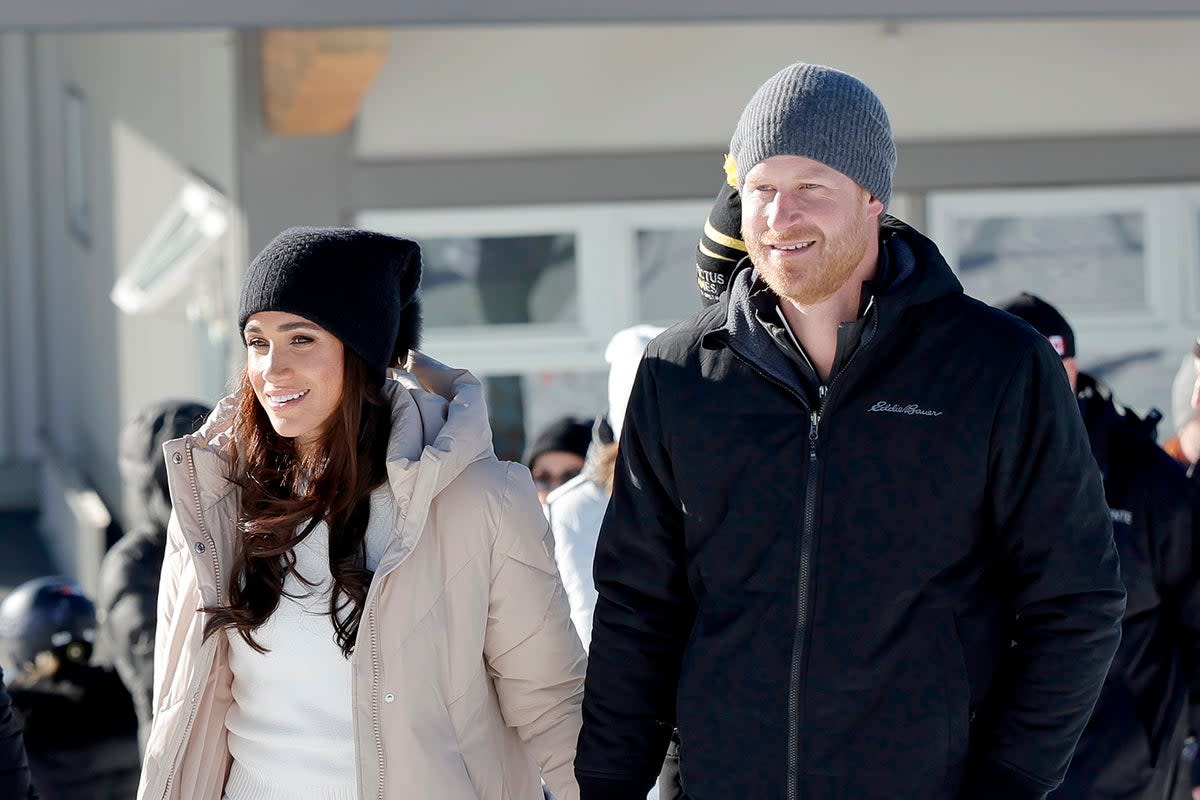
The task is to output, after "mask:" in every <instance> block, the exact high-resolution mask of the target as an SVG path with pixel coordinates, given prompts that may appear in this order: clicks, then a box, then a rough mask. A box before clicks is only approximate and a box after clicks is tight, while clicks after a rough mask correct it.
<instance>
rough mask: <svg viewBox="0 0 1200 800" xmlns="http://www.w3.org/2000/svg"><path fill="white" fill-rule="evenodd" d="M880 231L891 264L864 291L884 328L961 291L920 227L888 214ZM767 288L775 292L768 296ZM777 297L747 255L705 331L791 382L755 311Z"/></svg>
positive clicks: (793, 381) (886, 260)
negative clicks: (911, 311)
mask: <svg viewBox="0 0 1200 800" xmlns="http://www.w3.org/2000/svg"><path fill="white" fill-rule="evenodd" d="M879 237H880V250H881V252H880V262H881V263H882V264H885V265H886V269H884V270H883V271H882V272H881V273H880V274H878V275H876V276H875V277H874V278H872V279H871V280H869V281H864V282H863V288H864V293H870V294H872V295H874V297H875V300H876V302H875V304H874V308H875V310H874V313H876V314H878V315H879V324H878V329H879V330H881V331H887V330H889V329H892V328H893V327H894V326H896V325H898V324H899V323H900V319H901V317H902V316H903V314H904V313H905V312H906V311H907V310H908V309H909V308H911V307H913V306H916V305H921V304H924V303H929V302H932V301H934V300H938V299H940V298H942V297H947V296H950V295H954V294H961V293H962V284H961V283H959V281H958V278H956V277H955V276H954V273H953V271H951V269H950V266H949V264H947V263H946V259H945V258H944V257H943V256H942V254H941V252H939V251H938V248H937V245H935V244H934V243H933V241H932V240H930V239H929V238H928V237H926V236H924V235H923V234H921V233H920V232H919V231H917V230H916V229H915V228H912V227H910V226H909V225H907V224H905V223H903V222H901V221H900V220H898V219H896V218H895V217H890V216H885V217H884V218H883V220H882V221H881V223H880V230H879ZM764 294H766V295H770V298H764ZM772 298H774V294H773V293H772V292H771V290H770V289H769V288H768V287H767V286H766V284H765V282H764V281H763V280H762V278H761V277H760V276H759V274H758V270H756V269H755V268H754V266H753V264H752V263H751V262H750V259H749V256H747V257H746V258H745V259H743V260H742V262H741V263H740V264H739V267H738V269H737V270H736V271H735V273H734V277H733V279H732V284H731V286H730V289H729V291H728V292H727V293H725V294H724V295H722V298H721V301H720V304H719V305H718V306H717V308H718V309H719V310H718V311H714V312H711V313H710V314H709V315H708V326H707V328H706V329H705V330H704V333H703V334H702V335H703V336H704V338H705V339H706V340H707V339H708V338H709V337H710V336H714V335H715V336H716V337H717V338H720V339H723V340H724V341H726V342H727V343H729V344H730V346H733V347H735V348H737V349H738V351H739V352H741V353H743V354H744V355H745V356H746V357H747V358H749V359H751V360H753V361H754V363H756V364H758V365H759V366H760V367H762V368H763V369H765V370H766V371H767V372H768V373H769V374H770V375H771V376H772V377H773V378H775V379H777V380H779V381H781V382H783V383H784V384H786V385H789V386H792V385H794V384H796V378H795V376H794V374H793V369H792V367H791V365H790V364H789V363H788V361H787V357H786V356H785V355H783V353H782V352H780V350H779V348H778V347H776V346H775V344H774V342H773V341H772V339H771V337H770V335H769V334H768V333H767V332H766V331H765V330H763V327H762V324H761V323H759V322H758V321H757V319H756V317H755V309H756V306H761V304H762V303H763V302H775V303H777V302H778V299H777V298H776V299H772Z"/></svg>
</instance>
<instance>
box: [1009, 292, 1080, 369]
mask: <svg viewBox="0 0 1200 800" xmlns="http://www.w3.org/2000/svg"><path fill="white" fill-rule="evenodd" d="M996 308H999V309H1000V310H1001V311H1007V312H1008V313H1009V314H1012V315H1013V316H1014V317H1019V318H1021V319H1023V320H1025V321H1026V322H1028V323H1029V324H1030V325H1032V326H1033V328H1034V330H1036V331H1037V332H1038V333H1040V334H1041V335H1042V336H1045V337H1046V338H1047V339H1049V340H1050V344H1051V345H1053V346H1054V349H1055V351H1056V352H1057V353H1058V355H1059V356H1060V357H1061V358H1074V357H1075V331H1073V330H1071V326H1070V325H1068V324H1067V320H1066V318H1065V317H1064V316H1063V315H1062V314H1060V313H1058V309H1057V308H1055V307H1054V306H1052V305H1050V304H1049V303H1047V302H1046V301H1045V300H1043V299H1042V298H1040V297H1038V296H1036V295H1032V294H1030V293H1029V292H1021V294H1019V295H1017V296H1016V297H1014V298H1012V299H1011V300H1006V301H1004V302H1003V303H999V304H997V305H996Z"/></svg>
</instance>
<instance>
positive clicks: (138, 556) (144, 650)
mask: <svg viewBox="0 0 1200 800" xmlns="http://www.w3.org/2000/svg"><path fill="white" fill-rule="evenodd" d="M209 411H210V409H209V408H208V407H207V406H203V405H200V404H197V403H193V402H188V401H177V400H167V401H163V402H161V403H157V404H154V405H151V406H149V407H147V408H145V409H143V410H142V411H141V413H139V414H138V415H137V416H136V417H134V419H132V420H130V421H129V423H128V424H126V425H125V427H124V428H123V429H122V430H121V444H120V468H121V479H122V481H123V482H124V484H125V490H126V493H127V501H126V504H125V508H126V511H127V512H128V513H129V515H130V524H129V528H128V530H127V531H126V532H125V535H124V536H122V537H121V538H120V539H119V540H118V541H117V543H116V544H115V545H113V547H112V549H111V550H109V551H108V553H106V554H105V556H104V560H103V562H102V563H101V566H100V581H99V589H98V591H97V593H96V610H97V616H98V617H99V620H100V643H99V646H98V648H97V658H96V659H95V660H97V661H99V662H101V663H111V664H112V665H113V666H114V667H115V668H116V670H117V673H118V674H119V675H120V676H121V680H122V681H124V683H125V686H126V688H128V689H129V694H130V695H131V696H132V697H133V705H134V708H135V709H136V710H137V715H138V738H139V741H140V743H141V745H142V746H143V747H144V746H145V742H146V737H147V735H149V733H150V719H151V716H152V712H153V694H154V630H155V626H156V625H157V622H158V616H157V615H158V581H159V575H160V573H161V572H162V564H163V555H164V553H165V552H166V547H167V523H168V522H169V521H170V519H171V496H170V491H169V489H168V487H167V472H166V463H165V462H164V461H163V452H162V446H163V445H164V444H165V443H166V442H168V441H170V440H171V439H176V438H178V437H180V436H183V435H185V434H188V433H191V432H192V431H194V430H195V429H196V427H198V426H199V424H200V423H201V422H203V421H204V418H205V416H207V414H208V413H209Z"/></svg>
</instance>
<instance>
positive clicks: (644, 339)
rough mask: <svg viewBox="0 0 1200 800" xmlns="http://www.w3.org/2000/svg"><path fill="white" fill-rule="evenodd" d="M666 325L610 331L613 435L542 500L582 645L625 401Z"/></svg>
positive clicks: (608, 351)
mask: <svg viewBox="0 0 1200 800" xmlns="http://www.w3.org/2000/svg"><path fill="white" fill-rule="evenodd" d="M664 330H665V328H661V327H658V326H655V325H635V326H633V327H631V328H625V329H624V330H620V331H617V332H616V333H615V334H613V337H612V338H611V339H610V340H609V342H608V346H607V347H606V348H605V349H604V359H605V361H607V362H608V363H609V370H608V411H607V414H606V416H607V419H608V427H609V429H610V430H611V440H610V441H609V442H607V443H603V442H598V441H596V440H595V439H593V444H592V446H591V448H590V449H589V452H588V459H587V463H586V465H585V466H584V469H583V471H582V472H581V473H580V474H579V475H578V476H576V477H574V478H572V479H571V480H569V481H567V482H566V483H564V484H563V485H562V486H559V487H558V488H556V489H554V490H553V491H551V492H550V494H549V495H548V497H547V499H546V509H547V516H548V517H549V518H550V529H551V530H552V531H553V532H554V560H555V561H556V562H557V563H558V574H559V575H560V576H561V577H562V582H563V587H564V588H565V589H566V590H567V598H568V599H569V600H570V602H571V621H572V622H574V623H575V631H576V632H577V633H578V634H579V638H580V640H581V641H582V642H583V646H584V647H585V648H586V647H587V646H588V643H589V642H590V641H591V638H592V611H593V609H594V608H595V606H596V586H595V584H594V583H593V582H592V559H593V558H594V557H595V555H596V537H597V535H598V534H599V533H600V521H601V520H602V519H603V518H604V509H605V508H607V507H608V498H609V496H610V495H611V494H612V480H613V467H614V465H615V464H616V458H617V445H618V442H619V441H620V438H621V423H622V421H623V420H624V418H625V404H626V403H627V402H628V401H629V389H630V387H632V386H633V376H634V373H635V372H636V371H637V365H638V362H639V361H641V359H642V352H643V351H645V349H646V345H647V344H649V342H650V340H651V339H653V338H654V337H655V336H657V335H658V334H660V333H662V332H663V331H664ZM535 480H536V473H535Z"/></svg>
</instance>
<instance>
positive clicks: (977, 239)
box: [928, 186, 1200, 435]
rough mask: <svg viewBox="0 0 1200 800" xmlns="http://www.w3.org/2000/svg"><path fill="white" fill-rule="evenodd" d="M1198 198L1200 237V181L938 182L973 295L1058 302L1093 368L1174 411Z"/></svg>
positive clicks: (1131, 395)
mask: <svg viewBox="0 0 1200 800" xmlns="http://www.w3.org/2000/svg"><path fill="white" fill-rule="evenodd" d="M1189 197H1191V198H1195V201H1194V204H1193V205H1192V206H1190V208H1191V213H1192V217H1191V219H1192V222H1191V225H1192V234H1191V235H1192V236H1193V237H1200V232H1198V231H1200V191H1197V190H1195V189H1192V188H1189V187H1179V186H1155V187H1133V186H1130V187H1118V188H1111V189H1110V188H1105V189H1084V188H1080V189H1052V190H1048V189H1028V190H1022V189H1013V190H1005V191H995V192H941V193H934V194H931V195H930V197H929V205H928V219H929V233H930V235H931V236H932V238H933V239H934V240H935V241H936V242H937V243H938V246H939V247H940V248H941V250H942V252H943V254H944V255H945V256H946V259H947V261H949V262H950V265H951V267H953V268H954V270H955V272H956V273H957V274H958V277H959V279H960V280H961V281H962V284H963V288H964V289H965V290H966V291H967V293H968V294H971V295H973V296H975V297H978V298H979V299H980V300H983V301H985V302H989V303H996V302H1000V301H1003V300H1005V299H1007V298H1009V297H1011V296H1013V295H1016V294H1018V293H1019V292H1021V291H1029V292H1032V293H1034V294H1036V295H1038V296H1039V297H1041V298H1042V299H1044V300H1046V301H1047V302H1049V303H1052V304H1053V305H1054V306H1056V307H1057V308H1058V309H1059V310H1060V311H1061V312H1062V313H1063V315H1064V316H1066V317H1067V319H1068V321H1069V322H1070V323H1071V326H1072V327H1073V328H1074V329H1075V338H1076V349H1077V351H1078V353H1077V360H1078V361H1079V365H1080V368H1081V369H1083V370H1084V371H1085V372H1089V373H1091V374H1093V375H1094V376H1095V377H1097V378H1099V379H1101V380H1102V381H1104V382H1106V383H1108V384H1110V385H1111V386H1112V387H1113V389H1114V391H1115V393H1116V395H1117V397H1118V399H1119V400H1121V401H1122V402H1124V403H1125V404H1127V405H1130V406H1132V407H1134V408H1135V409H1138V410H1139V411H1142V412H1144V411H1146V410H1147V409H1149V408H1151V407H1155V408H1159V409H1161V410H1163V411H1164V412H1167V411H1168V410H1169V408H1170V401H1171V380H1172V377H1173V375H1174V373H1175V370H1176V368H1177V366H1178V363H1179V358H1180V357H1181V355H1182V354H1183V353H1184V352H1186V350H1187V348H1188V347H1189V346H1190V342H1191V341H1192V338H1193V337H1194V335H1195V330H1194V329H1195V324H1194V320H1195V319H1196V318H1197V310H1198V309H1200V281H1198V280H1197V279H1196V272H1197V270H1198V269H1200V257H1197V256H1195V255H1190V256H1189V255H1188V247H1186V246H1183V243H1184V242H1186V241H1187V235H1188V232H1187V230H1186V228H1187V225H1186V224H1185V223H1183V222H1182V220H1183V218H1184V216H1185V214H1184V213H1183V210H1184V209H1186V208H1189V205H1188V198H1189ZM1192 251H1193V253H1194V252H1196V248H1195V247H1193V248H1192ZM1182 298H1188V300H1182ZM1167 427H1169V423H1168V425H1167ZM1163 433H1165V434H1166V435H1169V433H1170V432H1169V431H1160V434H1163Z"/></svg>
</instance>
